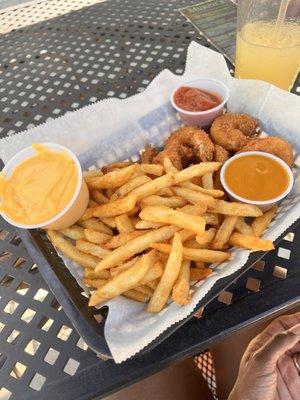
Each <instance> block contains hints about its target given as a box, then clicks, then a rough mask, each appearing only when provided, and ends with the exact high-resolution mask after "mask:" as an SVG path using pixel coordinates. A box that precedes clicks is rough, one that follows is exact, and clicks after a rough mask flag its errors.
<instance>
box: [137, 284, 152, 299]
mask: <svg viewBox="0 0 300 400" xmlns="http://www.w3.org/2000/svg"><path fill="white" fill-rule="evenodd" d="M134 290H136V291H137V292H140V293H143V294H145V295H146V296H149V297H151V296H152V295H153V290H152V289H151V288H149V287H148V286H146V285H140V286H136V287H135V288H134Z"/></svg>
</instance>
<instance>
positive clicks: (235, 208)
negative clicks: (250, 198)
mask: <svg viewBox="0 0 300 400" xmlns="http://www.w3.org/2000/svg"><path fill="white" fill-rule="evenodd" d="M208 207H209V208H210V211H211V212H215V213H218V214H225V215H237V216H238V217H258V216H260V215H262V211H261V209H259V208H258V207H256V206H253V205H252V204H241V203H236V202H231V203H229V202H228V201H224V200H215V201H214V203H213V204H212V205H208Z"/></svg>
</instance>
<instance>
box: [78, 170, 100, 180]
mask: <svg viewBox="0 0 300 400" xmlns="http://www.w3.org/2000/svg"><path fill="white" fill-rule="evenodd" d="M82 175H83V177H84V178H91V177H94V176H102V175H103V172H102V171H101V170H100V169H91V170H89V171H84V172H83V173H82Z"/></svg>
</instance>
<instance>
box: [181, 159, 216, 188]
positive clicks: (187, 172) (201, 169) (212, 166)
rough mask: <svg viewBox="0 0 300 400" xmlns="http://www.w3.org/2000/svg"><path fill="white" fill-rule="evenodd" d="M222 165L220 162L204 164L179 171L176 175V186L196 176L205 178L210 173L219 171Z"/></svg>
mask: <svg viewBox="0 0 300 400" xmlns="http://www.w3.org/2000/svg"><path fill="white" fill-rule="evenodd" d="M221 165H222V163H219V162H202V163H200V164H196V165H192V166H190V167H187V168H185V169H183V170H182V171H179V172H177V173H176V174H175V184H178V183H180V182H183V181H188V180H190V179H192V178H194V177H195V176H203V175H205V174H207V173H208V172H214V171H217V170H218V169H219V168H220V167H221Z"/></svg>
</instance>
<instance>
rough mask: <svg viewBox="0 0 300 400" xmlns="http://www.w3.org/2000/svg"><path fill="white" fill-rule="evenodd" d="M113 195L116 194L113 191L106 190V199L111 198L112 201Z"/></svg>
mask: <svg viewBox="0 0 300 400" xmlns="http://www.w3.org/2000/svg"><path fill="white" fill-rule="evenodd" d="M113 194H114V191H113V189H106V191H105V195H106V197H108V198H109V200H111V196H112V195H113Z"/></svg>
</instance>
